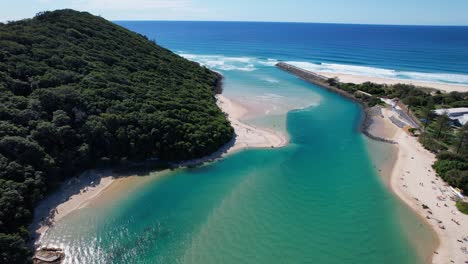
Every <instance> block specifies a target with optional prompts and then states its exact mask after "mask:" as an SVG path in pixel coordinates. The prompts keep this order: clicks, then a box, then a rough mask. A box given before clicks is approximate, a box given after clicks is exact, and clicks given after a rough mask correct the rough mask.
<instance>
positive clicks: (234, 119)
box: [30, 95, 288, 243]
mask: <svg viewBox="0 0 468 264" xmlns="http://www.w3.org/2000/svg"><path fill="white" fill-rule="evenodd" d="M216 98H217V104H218V106H219V107H220V108H221V110H222V111H223V112H224V113H226V115H227V116H228V119H229V121H230V122H231V125H232V126H233V128H234V131H235V139H234V140H233V144H228V145H227V146H226V149H224V148H223V149H222V150H220V151H219V155H218V153H215V154H214V155H210V156H208V157H205V158H201V159H196V160H192V161H187V162H182V163H180V164H179V166H189V165H192V164H193V165H195V164H200V163H203V162H205V161H210V160H214V159H217V158H220V157H223V156H225V155H227V154H230V153H234V152H236V151H239V150H242V149H246V148H277V147H282V146H285V145H287V144H288V138H287V137H286V136H285V135H283V134H281V133H279V132H276V131H272V130H267V129H261V128H258V127H254V126H251V125H247V124H244V123H242V122H241V121H240V119H241V118H242V117H243V116H245V115H246V114H247V113H248V111H247V108H246V107H244V106H242V105H241V104H240V103H237V102H234V101H233V100H231V99H229V98H228V97H226V96H223V95H217V96H216ZM111 175H112V172H110V171H107V172H95V171H89V172H85V173H83V174H82V175H80V176H79V177H75V178H72V179H70V180H68V181H67V182H66V183H64V184H63V185H62V187H61V188H60V189H59V190H58V191H57V192H56V193H53V194H51V195H49V196H48V197H47V198H46V199H44V200H43V201H41V202H40V203H39V205H38V206H37V207H36V208H35V216H34V220H33V223H32V225H31V228H30V229H31V230H32V231H33V232H35V233H36V238H37V239H36V243H37V242H39V241H40V237H41V236H43V235H44V234H45V233H46V232H47V230H48V229H49V228H50V227H52V226H53V225H54V224H55V223H56V222H57V221H59V220H60V219H62V218H64V217H65V216H67V215H68V214H70V213H72V212H73V211H75V210H78V209H80V208H83V207H85V206H86V205H87V204H89V203H90V202H92V201H93V199H97V198H98V196H99V195H100V194H101V193H102V192H104V191H105V190H106V189H107V188H108V187H110V186H111V185H112V184H113V183H115V178H114V177H113V176H111Z"/></svg>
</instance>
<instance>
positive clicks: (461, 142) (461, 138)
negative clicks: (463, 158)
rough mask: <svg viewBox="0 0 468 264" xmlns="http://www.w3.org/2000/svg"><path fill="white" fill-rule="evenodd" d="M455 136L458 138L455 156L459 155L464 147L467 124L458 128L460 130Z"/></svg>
mask: <svg viewBox="0 0 468 264" xmlns="http://www.w3.org/2000/svg"><path fill="white" fill-rule="evenodd" d="M457 136H458V146H457V154H460V150H461V149H462V148H463V147H464V146H465V144H466V141H467V140H468V123H465V124H464V125H463V126H462V127H461V128H460V130H459V131H458V133H457ZM463 152H465V151H463Z"/></svg>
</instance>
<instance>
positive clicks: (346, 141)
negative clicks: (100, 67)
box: [41, 21, 468, 264]
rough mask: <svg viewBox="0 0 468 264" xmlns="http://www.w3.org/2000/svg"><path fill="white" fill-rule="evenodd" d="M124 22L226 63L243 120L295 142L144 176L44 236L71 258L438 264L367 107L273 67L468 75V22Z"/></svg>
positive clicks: (185, 51) (442, 78)
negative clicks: (366, 121) (390, 180)
mask: <svg viewBox="0 0 468 264" xmlns="http://www.w3.org/2000/svg"><path fill="white" fill-rule="evenodd" d="M117 23H118V24H120V25H122V26H124V27H126V28H129V29H131V30H133V31H136V32H139V33H141V34H144V35H146V36H148V38H150V39H154V40H155V41H156V42H157V43H158V44H160V45H162V46H164V47H166V48H168V49H170V50H172V51H174V52H176V53H178V54H180V55H181V56H184V57H186V58H188V59H191V60H194V61H197V62H199V63H201V64H203V65H205V66H207V67H209V68H211V69H213V70H216V71H219V72H221V73H222V74H223V75H224V76H225V83H224V94H226V95H227V96H229V97H230V98H233V99H234V100H237V101H239V102H249V105H250V106H251V108H252V109H253V110H255V111H253V112H254V114H250V115H248V116H246V117H245V118H244V120H243V121H244V122H247V123H249V124H253V125H256V126H261V127H266V128H269V129H275V130H278V131H281V132H284V133H287V134H288V135H289V138H290V144H289V145H288V146H286V147H284V148H278V149H249V150H244V151H240V152H238V153H235V154H233V155H230V156H228V157H226V158H224V159H222V160H220V161H217V162H214V163H212V164H208V165H204V166H200V167H197V168H187V169H179V170H173V171H164V172H151V173H148V174H147V175H142V177H140V178H141V179H136V180H135V181H137V182H138V181H140V184H135V186H138V187H135V186H134V187H133V188H129V190H128V191H121V192H117V193H115V192H114V193H112V196H111V197H106V199H103V200H105V202H100V203H94V204H91V205H90V206H88V207H85V208H82V209H80V210H77V211H75V212H73V213H72V214H70V215H68V216H66V217H65V218H64V219H62V220H60V221H59V222H58V223H57V224H56V225H55V226H54V227H53V228H51V229H50V230H49V232H48V233H47V234H46V235H45V236H44V237H43V238H42V240H41V242H42V243H43V244H45V245H49V246H60V247H63V248H65V251H66V256H67V259H66V261H65V262H66V263H204V264H205V263H206V264H209V263H424V262H425V261H427V257H428V256H430V254H431V253H432V250H433V248H432V247H433V246H434V243H435V242H434V235H433V234H432V232H431V231H430V230H429V229H428V227H427V226H425V225H423V224H422V221H421V220H420V219H419V218H418V217H417V216H415V215H414V213H412V211H411V210H409V209H408V208H407V207H406V206H405V205H403V204H402V203H401V202H400V201H399V200H398V199H397V198H395V197H394V195H393V194H391V193H390V191H389V190H388V188H387V187H386V186H385V181H384V180H383V179H382V177H381V176H379V175H378V168H380V167H381V165H382V164H379V162H378V161H379V160H380V161H384V160H388V159H386V156H388V155H390V148H388V147H386V146H385V145H381V144H380V143H375V142H371V141H369V140H368V139H367V138H366V137H365V136H363V135H362V134H361V133H360V132H359V129H358V126H359V122H360V120H361V118H362V111H361V109H360V107H359V106H358V105H356V104H355V103H353V102H350V101H348V100H346V99H344V98H342V97H340V96H338V95H336V94H333V93H331V92H328V91H325V90H323V89H321V88H319V87H316V86H314V85H311V84H308V83H306V82H304V81H302V80H300V79H297V78H296V77H294V76H291V75H289V74H287V73H285V72H282V71H280V70H279V69H276V68H275V67H274V64H275V63H276V62H278V61H289V62H291V61H294V62H300V63H303V64H304V65H307V67H316V68H319V69H322V70H326V71H336V72H345V73H346V72H352V73H356V72H358V73H359V74H363V75H371V76H374V75H376V76H380V77H382V76H384V77H388V76H391V77H395V78H402V79H418V80H424V81H437V82H446V83H463V84H465V83H467V84H468V67H467V66H468V50H467V49H466V47H468V34H467V33H468V28H466V27H413V26H408V27H406V26H368V25H333V24H300V23H242V22H150V21H148V22H130V21H125V22H122V21H120V22H117ZM142 182H144V183H142ZM409 230H411V235H409Z"/></svg>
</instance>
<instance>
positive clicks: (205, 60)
mask: <svg viewBox="0 0 468 264" xmlns="http://www.w3.org/2000/svg"><path fill="white" fill-rule="evenodd" d="M179 55H180V56H182V57H184V58H186V59H189V60H192V61H196V62H198V63H200V64H201V65H203V66H206V67H208V68H211V69H215V70H216V69H217V70H223V71H255V70H257V69H258V68H257V67H262V66H269V67H273V66H275V65H276V63H278V61H277V60H275V59H259V58H255V57H230V56H223V55H205V54H189V53H179Z"/></svg>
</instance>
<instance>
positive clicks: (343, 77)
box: [317, 72, 468, 93]
mask: <svg viewBox="0 0 468 264" xmlns="http://www.w3.org/2000/svg"><path fill="white" fill-rule="evenodd" d="M317 73H318V74H320V75H322V76H325V77H327V78H338V79H339V81H340V82H343V83H355V84H361V83H365V82H373V83H378V84H387V85H393V84H399V83H401V84H412V85H414V86H418V87H427V88H433V89H438V90H441V91H444V92H447V93H449V92H468V85H463V84H455V83H454V84H450V83H439V82H430V81H417V80H410V79H391V78H383V77H372V76H365V75H353V74H346V73H335V72H317Z"/></svg>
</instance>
